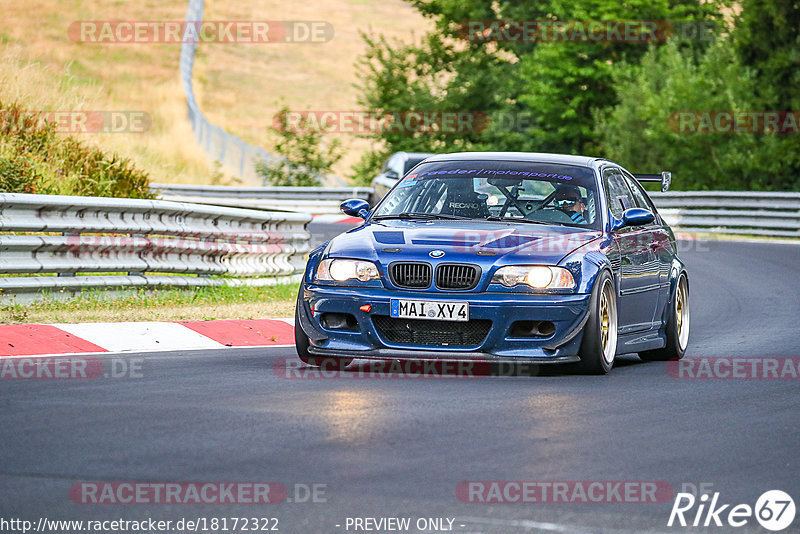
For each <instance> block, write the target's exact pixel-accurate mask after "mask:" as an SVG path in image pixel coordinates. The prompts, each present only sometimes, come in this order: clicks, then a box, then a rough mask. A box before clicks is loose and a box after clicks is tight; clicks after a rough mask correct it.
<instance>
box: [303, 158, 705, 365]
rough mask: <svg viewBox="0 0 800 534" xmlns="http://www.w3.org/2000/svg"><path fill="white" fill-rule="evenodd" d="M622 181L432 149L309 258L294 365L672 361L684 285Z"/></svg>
mask: <svg viewBox="0 0 800 534" xmlns="http://www.w3.org/2000/svg"><path fill="white" fill-rule="evenodd" d="M670 179H671V178H670V175H669V173H663V176H656V175H636V176H634V175H632V174H631V173H629V172H628V171H626V170H625V169H624V168H622V167H620V166H619V165H617V164H616V163H614V162H612V161H609V160H605V159H598V158H591V157H582V156H565V155H556V154H534V153H506V152H503V153H497V152H473V153H458V154H441V155H436V156H432V157H430V158H428V159H426V160H425V161H423V162H422V163H420V164H419V165H417V166H416V167H414V168H413V169H411V170H410V171H409V172H408V173H407V174H406V176H405V177H403V178H402V179H401V180H400V181H399V182H398V183H397V185H396V186H395V187H394V188H393V189H392V190H391V191H390V192H389V193H388V194H387V195H386V196H385V197H384V198H383V199H382V200H381V201H380V202H379V203H378V204H377V205H376V206H375V207H374V208H370V206H369V205H368V203H367V202H365V201H363V200H359V199H351V200H348V201H345V202H344V203H343V204H342V211H343V212H344V213H346V214H348V215H351V216H355V217H361V218H363V219H364V221H365V222H364V224H363V225H361V226H359V227H357V228H354V229H352V230H350V231H348V232H346V233H344V234H341V235H339V236H337V237H335V238H333V239H332V240H330V241H329V242H327V243H325V244H323V245H322V246H320V247H319V248H317V249H315V250H314V251H312V252H311V254H310V256H309V260H308V264H307V267H306V271H305V274H304V276H303V281H302V284H301V287H300V293H299V295H298V299H297V309H296V323H295V324H296V326H295V337H296V346H297V353H298V356H299V357H300V359H302V360H303V361H304V362H305V363H307V364H309V365H323V364H324V363H326V362H332V361H335V362H337V363H338V364H340V365H341V364H346V363H347V362H349V361H351V360H352V359H354V358H367V359H414V360H430V359H435V360H481V361H490V362H494V361H497V362H535V363H574V364H577V366H578V367H579V368H580V369H582V370H583V371H584V372H587V373H593V374H605V373H607V372H608V371H609V370H610V369H611V368H612V366H613V365H614V360H615V358H616V356H617V355H620V354H628V353H638V354H639V356H640V357H641V358H642V359H645V360H668V359H675V358H681V357H683V355H684V352H685V351H686V346H687V342H688V337H689V283H688V275H687V273H686V269H685V266H684V264H683V263H682V262H681V260H680V259H679V258H678V253H677V248H676V243H675V236H674V234H673V232H672V230H671V229H670V227H669V226H668V225H667V224H666V223H665V222H664V221H663V220H662V218H661V217H660V216H659V214H658V211H657V210H656V208H655V206H654V205H653V203H652V201H651V200H650V198H649V197H648V195H647V193H646V192H645V190H644V189H643V188H642V186H641V185H640V183H639V182H640V181H661V182H662V189H663V190H666V188H667V187H668V186H669V180H670Z"/></svg>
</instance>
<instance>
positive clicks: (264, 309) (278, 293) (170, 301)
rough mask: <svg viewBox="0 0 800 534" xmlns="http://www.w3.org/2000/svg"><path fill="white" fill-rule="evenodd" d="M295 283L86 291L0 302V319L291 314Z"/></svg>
mask: <svg viewBox="0 0 800 534" xmlns="http://www.w3.org/2000/svg"><path fill="white" fill-rule="evenodd" d="M297 290H298V286H297V285H295V284H283V285H276V286H267V287H213V288H212V287H201V288H194V289H149V290H145V289H140V290H131V291H130V292H126V293H123V294H122V295H120V294H119V293H118V292H114V291H109V290H91V291H89V290H87V291H83V292H82V293H80V294H78V295H76V296H74V297H69V298H63V297H59V296H58V295H53V294H50V295H47V294H46V295H44V297H43V298H42V299H40V300H37V301H36V302H32V303H29V304H19V303H15V302H10V303H5V304H2V305H0V324H25V323H100V322H123V321H211V320H214V319H265V318H270V317H293V316H294V306H295V299H296V298H297Z"/></svg>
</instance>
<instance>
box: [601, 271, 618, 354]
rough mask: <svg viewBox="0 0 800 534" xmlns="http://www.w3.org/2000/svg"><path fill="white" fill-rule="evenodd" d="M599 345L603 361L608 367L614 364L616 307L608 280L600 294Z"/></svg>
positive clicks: (612, 288)
mask: <svg viewBox="0 0 800 534" xmlns="http://www.w3.org/2000/svg"><path fill="white" fill-rule="evenodd" d="M599 318H600V344H601V347H602V350H603V359H604V360H605V361H606V363H607V364H608V365H611V364H613V363H614V357H615V356H616V354H617V307H616V305H615V301H614V286H613V284H612V283H611V281H610V280H607V281H606V283H605V284H604V285H603V291H602V292H601V293H600V316H599Z"/></svg>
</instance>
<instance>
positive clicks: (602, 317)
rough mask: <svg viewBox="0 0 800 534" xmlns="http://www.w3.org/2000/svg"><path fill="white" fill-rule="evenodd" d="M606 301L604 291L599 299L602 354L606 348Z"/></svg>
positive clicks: (607, 321)
mask: <svg viewBox="0 0 800 534" xmlns="http://www.w3.org/2000/svg"><path fill="white" fill-rule="evenodd" d="M608 323H609V320H608V299H607V298H606V293H605V291H604V292H603V295H602V297H601V299H600V336H601V339H602V344H603V353H605V351H606V347H608Z"/></svg>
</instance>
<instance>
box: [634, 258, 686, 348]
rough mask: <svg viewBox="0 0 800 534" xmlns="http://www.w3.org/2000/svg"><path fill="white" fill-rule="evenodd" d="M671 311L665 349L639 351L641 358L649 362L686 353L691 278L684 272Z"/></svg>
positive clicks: (670, 306) (671, 304)
mask: <svg viewBox="0 0 800 534" xmlns="http://www.w3.org/2000/svg"><path fill="white" fill-rule="evenodd" d="M669 308H670V313H669V318H668V319H667V328H666V332H665V333H666V336H667V345H666V346H665V347H664V348H663V349H656V350H648V351H644V352H640V353H639V358H641V359H642V360H644V361H648V362H663V361H667V360H680V359H681V358H683V356H684V354H686V347H687V345H688V344H689V323H690V315H689V280H688V279H687V278H686V275H685V274H684V273H681V275H680V278H678V285H677V286H676V287H675V295H674V296H673V298H672V300H671V301H670V303H669Z"/></svg>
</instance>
